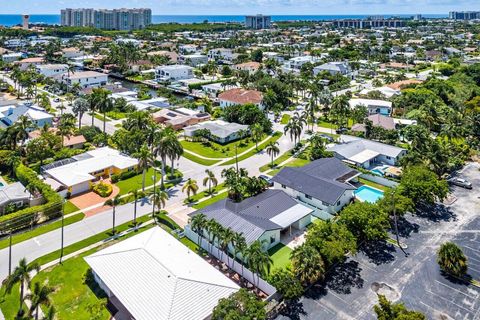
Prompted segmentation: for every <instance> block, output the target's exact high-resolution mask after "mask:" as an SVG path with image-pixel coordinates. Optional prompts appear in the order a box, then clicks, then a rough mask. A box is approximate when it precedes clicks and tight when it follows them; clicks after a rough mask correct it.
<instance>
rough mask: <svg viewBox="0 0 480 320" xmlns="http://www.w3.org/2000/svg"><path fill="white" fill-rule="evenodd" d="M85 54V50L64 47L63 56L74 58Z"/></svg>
mask: <svg viewBox="0 0 480 320" xmlns="http://www.w3.org/2000/svg"><path fill="white" fill-rule="evenodd" d="M84 55H85V52H84V51H82V50H80V49H77V48H64V49H62V56H63V57H64V58H66V59H73V58H78V57H82V56H84Z"/></svg>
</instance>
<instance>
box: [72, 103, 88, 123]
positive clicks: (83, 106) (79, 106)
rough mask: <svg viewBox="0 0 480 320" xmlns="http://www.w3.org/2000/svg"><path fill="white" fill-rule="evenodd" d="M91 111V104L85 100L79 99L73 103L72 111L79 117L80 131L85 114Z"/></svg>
mask: <svg viewBox="0 0 480 320" xmlns="http://www.w3.org/2000/svg"><path fill="white" fill-rule="evenodd" d="M89 109H90V106H89V103H88V101H87V100H86V99H84V98H78V99H76V100H75V101H74V102H73V107H72V111H73V113H74V114H75V115H76V116H78V129H81V128H82V118H83V115H84V114H85V112H88V110H89Z"/></svg>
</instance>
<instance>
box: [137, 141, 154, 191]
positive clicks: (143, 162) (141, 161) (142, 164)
mask: <svg viewBox="0 0 480 320" xmlns="http://www.w3.org/2000/svg"><path fill="white" fill-rule="evenodd" d="M133 156H134V157H135V158H137V159H138V165H137V169H138V170H142V191H145V175H146V173H147V170H148V168H149V167H150V166H153V163H154V158H153V156H152V154H151V152H150V150H149V149H148V147H147V145H146V144H144V145H143V146H142V147H141V148H140V150H139V151H138V152H137V153H134V154H133Z"/></svg>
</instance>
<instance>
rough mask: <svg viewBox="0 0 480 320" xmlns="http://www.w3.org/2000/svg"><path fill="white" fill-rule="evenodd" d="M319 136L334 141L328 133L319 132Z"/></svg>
mask: <svg viewBox="0 0 480 320" xmlns="http://www.w3.org/2000/svg"><path fill="white" fill-rule="evenodd" d="M319 136H320V137H322V138H323V139H325V140H327V141H328V142H334V141H335V139H333V138H332V137H331V136H329V135H328V134H325V133H320V134H319Z"/></svg>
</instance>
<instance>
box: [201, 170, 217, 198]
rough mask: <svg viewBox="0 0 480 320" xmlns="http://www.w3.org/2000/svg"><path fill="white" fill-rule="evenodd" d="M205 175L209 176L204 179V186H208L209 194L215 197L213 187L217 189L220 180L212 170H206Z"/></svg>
mask: <svg viewBox="0 0 480 320" xmlns="http://www.w3.org/2000/svg"><path fill="white" fill-rule="evenodd" d="M205 173H206V174H207V176H206V177H205V178H203V186H204V187H206V186H207V184H208V194H209V195H210V196H213V193H212V185H213V187H214V188H215V187H217V185H218V179H217V178H216V177H215V174H214V173H213V172H212V171H211V170H208V169H206V170H205Z"/></svg>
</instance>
